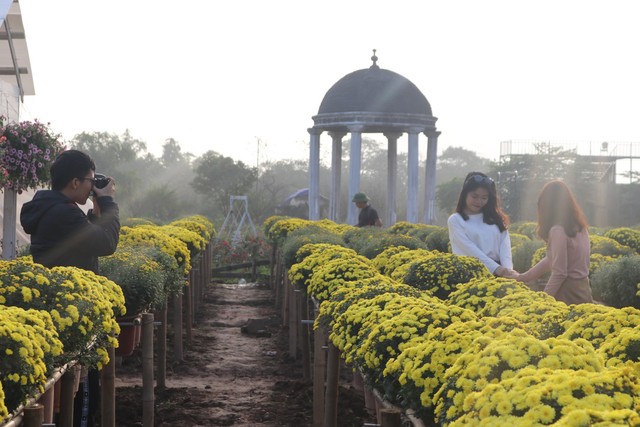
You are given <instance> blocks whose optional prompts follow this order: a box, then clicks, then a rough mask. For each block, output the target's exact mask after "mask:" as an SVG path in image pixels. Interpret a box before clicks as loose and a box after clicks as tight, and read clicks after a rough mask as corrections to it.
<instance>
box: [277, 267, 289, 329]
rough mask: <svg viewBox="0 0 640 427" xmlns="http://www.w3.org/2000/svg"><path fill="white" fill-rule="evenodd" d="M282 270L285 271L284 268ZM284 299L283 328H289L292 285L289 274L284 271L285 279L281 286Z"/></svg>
mask: <svg viewBox="0 0 640 427" xmlns="http://www.w3.org/2000/svg"><path fill="white" fill-rule="evenodd" d="M281 270H284V268H282V269H281ZM279 286H280V289H281V293H282V297H283V301H282V326H287V325H288V323H289V308H290V307H289V297H290V296H291V295H290V293H289V288H290V287H291V283H289V274H287V271H286V270H284V277H283V279H282V285H279Z"/></svg>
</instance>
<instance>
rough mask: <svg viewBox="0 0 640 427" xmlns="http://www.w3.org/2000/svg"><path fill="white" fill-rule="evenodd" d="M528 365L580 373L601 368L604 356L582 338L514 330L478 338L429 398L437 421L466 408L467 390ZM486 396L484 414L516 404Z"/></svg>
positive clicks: (480, 387) (447, 419) (501, 411)
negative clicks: (542, 337)
mask: <svg viewBox="0 0 640 427" xmlns="http://www.w3.org/2000/svg"><path fill="white" fill-rule="evenodd" d="M531 367H535V368H548V369H550V370H567V369H572V370H576V371H577V370H582V371H583V372H600V371H602V370H603V369H604V367H603V361H602V359H601V358H600V357H598V356H597V355H596V353H595V350H594V349H593V346H591V344H589V342H588V341H586V340H575V341H570V340H567V339H558V338H549V339H546V340H539V339H537V338H534V337H532V336H531V335H529V334H527V333H526V332H524V331H522V330H518V329H514V330H512V331H510V332H506V333H504V334H503V335H502V336H501V337H497V338H496V337H490V336H482V337H479V338H477V339H476V340H475V341H474V342H473V344H471V347H470V348H469V350H468V351H466V352H464V353H463V354H461V355H460V357H458V358H457V359H456V361H455V363H454V364H453V365H452V366H451V367H450V368H449V369H448V370H447V371H446V373H445V375H444V380H443V385H442V387H441V388H440V389H439V390H438V391H437V392H436V394H435V395H434V396H433V401H434V402H437V404H436V408H435V414H436V418H437V420H438V421H439V422H441V423H443V424H447V423H450V422H452V421H454V420H456V419H457V418H459V417H460V416H462V415H463V413H465V412H467V411H468V410H469V408H470V406H471V405H469V404H468V402H467V401H466V400H465V399H466V398H467V396H469V394H471V393H473V392H483V391H484V390H485V389H486V388H488V386H489V385H491V384H499V383H501V382H504V381H505V380H508V379H510V378H513V377H515V376H516V375H517V374H518V373H519V372H520V371H522V370H523V369H525V368H527V369H531ZM490 400H491V403H490V405H489V406H488V407H487V408H486V409H485V412H486V413H487V415H488V414H489V413H490V411H494V410H495V411H497V412H498V413H499V414H500V415H507V414H509V413H510V412H511V410H513V406H514V404H516V402H514V401H513V400H505V399H503V398H500V397H499V396H494V397H492V398H491V399H490ZM538 403H540V402H538ZM499 404H500V405H499Z"/></svg>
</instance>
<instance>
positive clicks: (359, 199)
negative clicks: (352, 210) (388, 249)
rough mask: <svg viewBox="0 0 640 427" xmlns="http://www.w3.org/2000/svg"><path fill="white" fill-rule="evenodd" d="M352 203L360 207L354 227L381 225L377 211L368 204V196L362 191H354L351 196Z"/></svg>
mask: <svg viewBox="0 0 640 427" xmlns="http://www.w3.org/2000/svg"><path fill="white" fill-rule="evenodd" d="M352 202H353V203H355V204H356V206H357V207H358V209H360V214H359V215H358V224H356V227H372V226H376V227H382V221H380V217H379V216H378V212H377V211H376V210H375V209H374V208H373V207H371V205H370V204H369V198H368V197H367V195H366V194H364V193H356V194H355V195H354V196H353V200H352Z"/></svg>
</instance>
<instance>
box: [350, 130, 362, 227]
mask: <svg viewBox="0 0 640 427" xmlns="http://www.w3.org/2000/svg"><path fill="white" fill-rule="evenodd" d="M363 127H364V126H350V127H349V132H351V151H350V153H349V210H348V215H347V223H349V224H351V225H355V224H357V223H358V208H357V207H356V205H355V203H353V202H352V201H351V200H353V196H354V195H355V194H356V193H357V192H359V191H360V168H361V165H362V129H363Z"/></svg>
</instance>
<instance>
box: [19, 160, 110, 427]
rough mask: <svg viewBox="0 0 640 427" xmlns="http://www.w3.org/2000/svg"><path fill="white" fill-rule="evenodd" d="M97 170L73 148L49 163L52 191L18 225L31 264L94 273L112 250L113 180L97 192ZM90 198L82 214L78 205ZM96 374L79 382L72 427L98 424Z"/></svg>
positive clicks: (42, 193)
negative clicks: (28, 239) (27, 236)
mask: <svg viewBox="0 0 640 427" xmlns="http://www.w3.org/2000/svg"><path fill="white" fill-rule="evenodd" d="M95 170H96V166H95V163H94V162H93V160H92V159H91V157H89V156H88V155H87V154H85V153H83V152H81V151H78V150H67V151H64V152H62V153H61V154H60V155H59V156H58V157H57V158H56V159H55V160H54V162H53V164H52V165H51V190H39V191H37V192H36V194H35V195H34V197H33V199H32V200H31V201H30V202H27V203H25V204H24V206H23V207H22V210H21V211H20V223H21V224H22V227H23V228H24V231H25V232H26V233H27V234H30V235H31V247H30V250H31V255H32V256H33V260H34V261H35V262H37V263H39V264H42V265H44V266H45V267H48V268H52V267H57V266H66V267H78V268H82V269H85V270H91V271H93V272H94V273H98V257H100V256H106V255H111V254H112V253H114V252H115V251H116V248H117V246H118V240H119V236H120V219H119V210H118V205H117V204H116V202H115V201H114V200H113V198H114V196H115V192H116V189H115V181H114V180H113V178H111V177H108V180H109V182H108V183H107V185H106V186H104V187H103V188H98V187H97V186H96V185H95V183H96V178H95ZM90 196H92V198H93V209H92V210H90V211H89V212H88V215H85V213H84V211H83V210H82V209H80V207H79V206H78V205H84V204H86V203H87V200H88V199H89V197H90ZM99 379H100V375H99V372H98V371H97V370H95V369H91V370H89V375H88V376H87V377H86V378H84V379H83V381H82V384H81V387H80V390H79V391H78V393H77V394H76V398H75V401H74V417H73V424H74V426H79V427H88V426H95V425H99V422H98V420H97V419H95V418H97V414H98V413H99V405H100V383H99Z"/></svg>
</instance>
